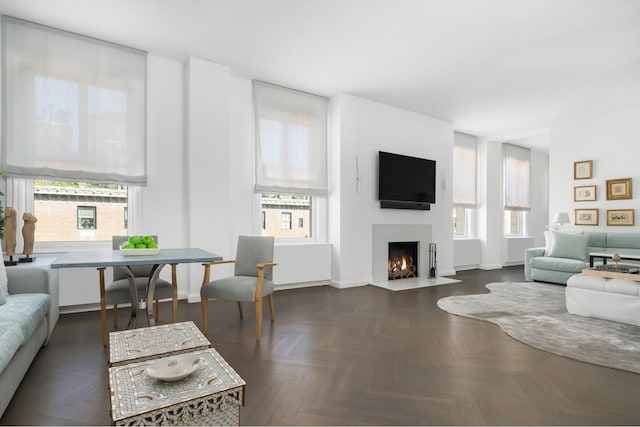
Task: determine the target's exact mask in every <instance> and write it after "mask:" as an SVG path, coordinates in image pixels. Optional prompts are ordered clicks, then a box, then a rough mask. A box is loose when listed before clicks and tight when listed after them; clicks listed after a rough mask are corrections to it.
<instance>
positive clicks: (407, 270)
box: [388, 242, 418, 280]
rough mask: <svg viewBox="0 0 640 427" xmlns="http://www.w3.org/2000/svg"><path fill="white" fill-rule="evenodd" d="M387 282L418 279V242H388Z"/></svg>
mask: <svg viewBox="0 0 640 427" xmlns="http://www.w3.org/2000/svg"><path fill="white" fill-rule="evenodd" d="M388 271H389V280H395V279H407V278H409V277H418V242H389V260H388Z"/></svg>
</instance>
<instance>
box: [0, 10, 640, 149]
mask: <svg viewBox="0 0 640 427" xmlns="http://www.w3.org/2000/svg"><path fill="white" fill-rule="evenodd" d="M0 13H3V14H7V15H11V16H16V17H19V18H23V19H27V20H32V21H35V22H38V23H42V24H46V25H51V26H55V27H58V28H62V29H66V30H69V31H73V32H77V33H80V34H85V35H88V36H93V37H97V38H101V39H104V40H108V41H112V42H115V43H120V44H123V45H127V46H132V47H135V48H139V49H144V50H147V51H148V52H149V53H151V54H153V55H157V56H162V57H167V58H171V59H178V60H182V59H184V58H186V57H188V56H194V57H199V58H203V59H207V60H210V61H213V62H217V63H220V64H224V65H227V66H229V67H231V69H232V71H233V73H234V74H235V75H238V76H242V77H246V78H252V79H253V78H256V79H260V80H264V81H268V82H272V83H276V84H280V85H284V86H289V87H292V88H296V89H300V90H304V91H308V92H312V93H316V94H320V95H324V96H332V95H335V94H337V93H341V92H344V93H350V94H353V95H357V96H360V97H363V98H368V99H371V100H374V101H379V102H382V103H386V104H390V105H394V106H397V107H400V108H404V109H407V110H412V111H416V112H419V113H424V114H428V115H430V116H433V117H437V118H440V119H444V120H447V121H450V122H452V123H453V124H454V127H455V128H456V130H459V131H463V132H466V133H470V134H473V135H478V136H487V137H490V138H495V139H502V140H509V139H511V140H513V139H518V138H520V137H523V136H529V135H532V134H533V135H534V137H533V138H526V140H527V141H530V144H531V145H544V144H545V141H546V140H547V138H546V137H544V135H545V133H544V130H545V129H548V128H549V127H550V126H551V125H552V123H553V121H554V120H558V119H559V118H561V117H565V116H567V115H571V114H575V112H576V111H577V110H583V109H586V110H588V111H590V112H596V113H597V112H599V111H606V110H611V109H615V108H640V0H227V1H221V0H82V1H80V0H0ZM540 135H543V137H540Z"/></svg>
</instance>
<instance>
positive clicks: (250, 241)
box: [234, 236, 274, 280]
mask: <svg viewBox="0 0 640 427" xmlns="http://www.w3.org/2000/svg"><path fill="white" fill-rule="evenodd" d="M273 243H274V238H273V236H264V237H263V236H239V237H238V249H237V251H236V264H235V272H234V275H236V276H253V277H258V269H257V268H256V264H261V263H265V262H273ZM264 278H265V280H273V268H267V269H265V270H264Z"/></svg>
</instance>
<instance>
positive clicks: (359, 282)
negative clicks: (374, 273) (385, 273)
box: [329, 279, 373, 289]
mask: <svg viewBox="0 0 640 427" xmlns="http://www.w3.org/2000/svg"><path fill="white" fill-rule="evenodd" d="M372 282H373V280H372V279H369V280H352V281H350V282H337V281H335V280H332V281H331V283H329V284H330V285H331V286H333V287H334V288H338V289H347V288H357V287H359V286H366V285H368V284H370V283H372Z"/></svg>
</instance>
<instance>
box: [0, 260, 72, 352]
mask: <svg viewBox="0 0 640 427" xmlns="http://www.w3.org/2000/svg"><path fill="white" fill-rule="evenodd" d="M7 285H8V287H9V294H27V293H29V294H30V293H36V294H49V295H50V296H51V300H50V303H49V312H48V313H47V323H48V325H47V326H48V334H47V340H46V342H45V345H47V344H48V342H49V339H50V338H51V334H52V332H53V328H54V327H55V325H56V322H57V321H58V317H59V316H60V301H59V299H60V295H59V290H58V271H57V270H51V269H49V268H39V267H17V268H11V267H9V268H7Z"/></svg>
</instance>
